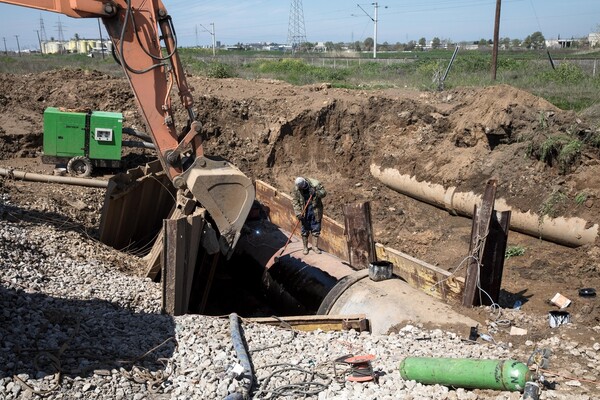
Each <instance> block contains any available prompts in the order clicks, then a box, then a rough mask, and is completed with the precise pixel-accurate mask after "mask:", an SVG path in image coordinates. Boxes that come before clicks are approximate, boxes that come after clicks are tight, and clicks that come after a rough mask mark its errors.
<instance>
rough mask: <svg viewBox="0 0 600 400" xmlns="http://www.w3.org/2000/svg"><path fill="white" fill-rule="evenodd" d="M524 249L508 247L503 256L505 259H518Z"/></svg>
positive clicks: (523, 252)
mask: <svg viewBox="0 0 600 400" xmlns="http://www.w3.org/2000/svg"><path fill="white" fill-rule="evenodd" d="M525 250H526V249H525V247H523V246H510V247H509V248H508V249H506V253H505V255H504V258H505V259H507V260H508V259H509V258H512V257H519V256H522V255H524V254H525Z"/></svg>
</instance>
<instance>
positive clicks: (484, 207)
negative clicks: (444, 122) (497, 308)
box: [463, 179, 497, 307]
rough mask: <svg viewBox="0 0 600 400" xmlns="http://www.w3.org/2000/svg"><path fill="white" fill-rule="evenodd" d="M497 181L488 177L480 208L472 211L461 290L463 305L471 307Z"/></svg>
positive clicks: (488, 228)
mask: <svg viewBox="0 0 600 400" xmlns="http://www.w3.org/2000/svg"><path fill="white" fill-rule="evenodd" d="M496 188H497V182H496V180H495V179H490V180H489V181H488V182H487V184H486V187H485V192H484V194H483V197H482V200H481V208H480V209H479V210H478V208H477V206H475V210H474V211H473V225H472V227H473V229H472V230H471V242H470V245H469V258H468V263H467V274H466V278H465V289H464V292H463V305H464V306H466V307H472V306H473V305H475V304H476V303H477V302H478V300H477V301H476V300H475V297H476V296H477V294H478V291H477V285H478V283H479V276H480V266H481V263H482V262H483V251H484V249H485V246H486V241H487V236H488V234H489V231H490V223H491V220H492V214H493V210H494V202H495V200H496Z"/></svg>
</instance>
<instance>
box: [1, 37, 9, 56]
mask: <svg viewBox="0 0 600 400" xmlns="http://www.w3.org/2000/svg"><path fill="white" fill-rule="evenodd" d="M2 40H4V55H5V56H7V55H8V49H7V48H6V38H5V37H3V38H2Z"/></svg>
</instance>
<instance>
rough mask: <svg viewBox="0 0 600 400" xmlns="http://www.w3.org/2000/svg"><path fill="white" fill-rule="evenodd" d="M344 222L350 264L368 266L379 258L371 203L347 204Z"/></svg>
mask: <svg viewBox="0 0 600 400" xmlns="http://www.w3.org/2000/svg"><path fill="white" fill-rule="evenodd" d="M344 222H345V225H346V240H347V241H348V248H349V254H350V265H352V267H354V268H356V269H365V268H368V267H369V264H370V263H371V262H373V261H375V260H376V259H377V257H376V255H375V241H374V240H373V226H372V224H371V203H369V202H368V201H367V202H364V203H355V204H345V205H344Z"/></svg>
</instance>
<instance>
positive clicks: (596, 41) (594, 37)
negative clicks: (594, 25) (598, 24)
mask: <svg viewBox="0 0 600 400" xmlns="http://www.w3.org/2000/svg"><path fill="white" fill-rule="evenodd" d="M588 41H589V42H590V47H598V46H600V32H594V33H590V34H589V35H588Z"/></svg>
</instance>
